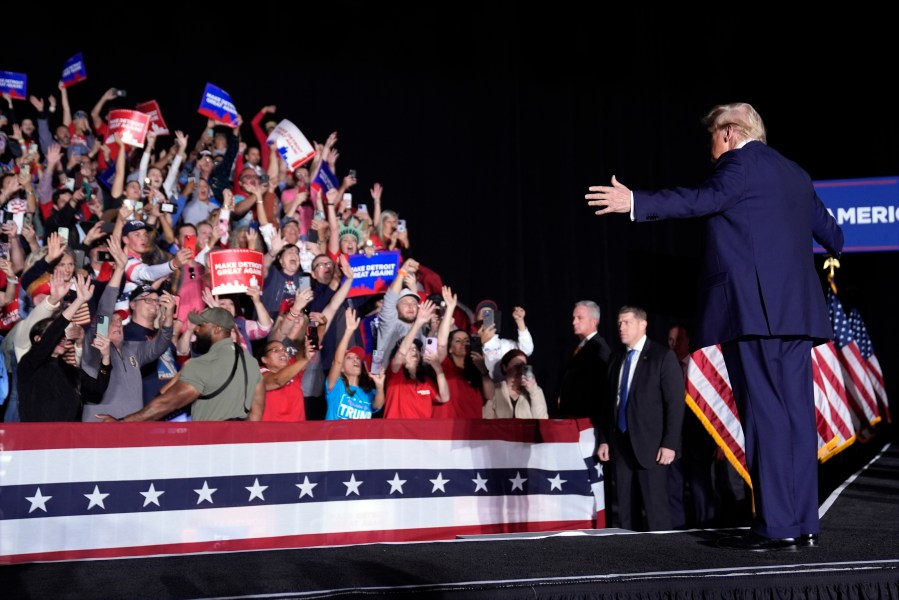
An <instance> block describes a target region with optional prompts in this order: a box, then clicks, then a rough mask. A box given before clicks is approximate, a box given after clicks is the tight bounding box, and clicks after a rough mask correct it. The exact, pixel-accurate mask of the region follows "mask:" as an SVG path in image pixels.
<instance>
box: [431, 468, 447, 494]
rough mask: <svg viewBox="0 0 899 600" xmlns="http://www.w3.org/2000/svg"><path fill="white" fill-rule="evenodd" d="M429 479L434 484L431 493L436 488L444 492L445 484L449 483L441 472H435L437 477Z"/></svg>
mask: <svg viewBox="0 0 899 600" xmlns="http://www.w3.org/2000/svg"><path fill="white" fill-rule="evenodd" d="M429 481H430V482H431V483H433V484H434V487H433V488H432V489H431V493H432V494H433V493H434V492H436V491H437V490H440V491H441V492H443V493H444V494H445V493H446V484H448V483H449V479H444V478H443V472H440V473H437V479H431V480H429Z"/></svg>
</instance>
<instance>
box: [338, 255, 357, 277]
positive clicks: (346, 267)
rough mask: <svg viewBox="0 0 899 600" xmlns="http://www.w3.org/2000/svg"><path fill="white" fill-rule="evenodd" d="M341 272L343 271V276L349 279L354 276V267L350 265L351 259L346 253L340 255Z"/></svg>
mask: <svg viewBox="0 0 899 600" xmlns="http://www.w3.org/2000/svg"><path fill="white" fill-rule="evenodd" d="M339 261H340V272H341V273H343V276H344V277H346V278H347V279H352V278H353V277H354V273H353V267H351V266H350V259H349V257H347V255H346V254H341V255H340V259H339Z"/></svg>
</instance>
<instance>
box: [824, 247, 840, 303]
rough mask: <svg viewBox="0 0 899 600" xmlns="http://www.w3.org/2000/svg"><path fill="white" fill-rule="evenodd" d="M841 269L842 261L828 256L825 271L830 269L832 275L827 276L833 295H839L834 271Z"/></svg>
mask: <svg viewBox="0 0 899 600" xmlns="http://www.w3.org/2000/svg"><path fill="white" fill-rule="evenodd" d="M839 268H840V261H839V259H837V258H834V257H832V256H828V257H827V260H825V261H824V270H825V271H826V270H827V269H830V273H828V274H827V282H828V283H830V289H832V290H833V293H834V294H836V293H837V283H836V281H835V280H834V269H839Z"/></svg>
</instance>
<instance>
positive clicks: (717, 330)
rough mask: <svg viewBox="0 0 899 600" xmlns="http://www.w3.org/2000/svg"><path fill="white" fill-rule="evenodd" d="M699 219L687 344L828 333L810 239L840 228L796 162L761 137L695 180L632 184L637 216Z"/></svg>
mask: <svg viewBox="0 0 899 600" xmlns="http://www.w3.org/2000/svg"><path fill="white" fill-rule="evenodd" d="M691 217H706V230H705V244H706V247H705V251H704V254H703V264H702V267H701V272H700V278H699V282H700V283H699V298H698V300H699V303H698V306H699V311H700V314H699V319H698V327H697V329H696V331H695V332H694V335H691V342H692V344H693V349H696V348H703V347H706V346H711V345H713V344H719V343H724V342H729V341H733V340H736V339H739V338H741V337H744V336H751V335H761V336H773V337H784V336H794V335H795V336H804V337H808V338H811V339H813V340H815V341H816V342H819V343H820V342H824V341H826V340H829V339H831V338H832V336H833V331H832V329H831V325H830V318H829V316H828V312H827V306H826V304H825V300H824V294H823V293H822V289H821V288H822V286H821V281H820V278H819V276H818V274H817V272H816V271H815V262H814V254H813V252H812V238H814V239H815V240H816V241H817V242H818V243H819V244H821V246H823V247H824V248H825V249H826V250H827V251H828V252H830V253H831V254H834V255H835V256H839V254H840V251H841V250H842V248H843V232H842V230H841V229H840V227H839V225H837V222H836V220H835V219H834V218H833V217H832V216H831V215H830V214H829V213H828V212H827V209H826V208H825V206H824V203H822V202H821V199H820V198H819V197H818V195H817V194H816V193H815V188H814V187H813V185H812V181H811V178H810V177H809V175H808V173H806V172H805V171H804V170H803V169H802V168H801V167H800V166H799V165H797V164H796V163H794V162H793V161H791V160H789V159H787V158H785V157H784V156H782V155H781V154H780V153H779V152H777V151H776V150H774V149H772V148H770V147H768V146H767V145H765V144H763V143H761V142H749V143H747V144H746V145H745V146H743V147H742V148H738V149H735V150H731V151H730V152H725V153H724V154H722V155H721V157H720V158H719V159H718V162H717V164H716V165H715V172H714V174H713V175H712V176H711V177H710V178H709V179H708V180H706V181H705V182H704V183H703V184H702V185H701V186H699V188H691V189H687V188H677V189H673V190H660V191H656V192H638V191H635V192H634V219H635V220H636V221H654V220H658V219H683V218H691Z"/></svg>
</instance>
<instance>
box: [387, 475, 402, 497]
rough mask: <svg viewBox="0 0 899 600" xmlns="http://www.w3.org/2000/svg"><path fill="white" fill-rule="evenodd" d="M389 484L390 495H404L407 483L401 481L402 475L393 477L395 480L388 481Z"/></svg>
mask: <svg viewBox="0 0 899 600" xmlns="http://www.w3.org/2000/svg"><path fill="white" fill-rule="evenodd" d="M387 483H389V484H390V493H391V494H392V493H393V492H399V493H401V494H402V493H403V484H404V483H406V480H405V479H400V474H399V473H396V474H394V476H393V479H388V480H387Z"/></svg>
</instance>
